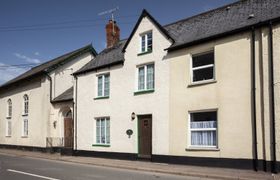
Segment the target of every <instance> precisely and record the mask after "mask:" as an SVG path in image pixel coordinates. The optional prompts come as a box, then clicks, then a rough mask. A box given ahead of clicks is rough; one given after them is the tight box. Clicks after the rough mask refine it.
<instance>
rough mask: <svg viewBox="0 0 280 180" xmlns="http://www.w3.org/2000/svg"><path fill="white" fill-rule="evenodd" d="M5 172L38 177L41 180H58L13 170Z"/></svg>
mask: <svg viewBox="0 0 280 180" xmlns="http://www.w3.org/2000/svg"><path fill="white" fill-rule="evenodd" d="M7 171H9V172H14V173H19V174H24V175H28V176H33V177H38V178H42V179H48V180H59V179H55V178H51V177H46V176H40V175H37V174H31V173H27V172H23V171H17V170H13V169H7Z"/></svg>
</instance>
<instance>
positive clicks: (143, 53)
mask: <svg viewBox="0 0 280 180" xmlns="http://www.w3.org/2000/svg"><path fill="white" fill-rule="evenodd" d="M152 52H153V51H152V50H150V51H146V52H141V53H139V54H137V56H142V55H145V54H150V53H152Z"/></svg>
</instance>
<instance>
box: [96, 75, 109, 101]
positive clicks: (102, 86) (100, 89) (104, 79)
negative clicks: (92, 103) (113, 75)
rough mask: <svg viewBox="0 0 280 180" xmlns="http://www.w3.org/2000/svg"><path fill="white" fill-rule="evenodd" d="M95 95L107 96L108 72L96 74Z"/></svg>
mask: <svg viewBox="0 0 280 180" xmlns="http://www.w3.org/2000/svg"><path fill="white" fill-rule="evenodd" d="M97 81H98V82H97V97H109V94H110V74H103V75H100V76H97Z"/></svg>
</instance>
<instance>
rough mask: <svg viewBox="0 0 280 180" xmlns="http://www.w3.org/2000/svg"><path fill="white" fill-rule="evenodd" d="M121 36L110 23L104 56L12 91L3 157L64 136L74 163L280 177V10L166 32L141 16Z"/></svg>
mask: <svg viewBox="0 0 280 180" xmlns="http://www.w3.org/2000/svg"><path fill="white" fill-rule="evenodd" d="M120 33H121V29H120V28H119V27H118V25H117V23H116V22H115V21H109V22H108V24H107V25H106V38H107V47H106V48H105V49H104V50H103V51H101V52H100V53H99V54H95V51H94V50H93V49H92V47H85V48H82V49H80V50H77V51H74V52H72V53H74V54H75V55H73V56H74V57H75V58H73V61H72V60H71V61H70V60H69V61H68V60H66V59H68V58H64V56H63V57H62V59H63V60H62V62H65V63H62V62H61V61H60V60H59V59H61V58H58V59H57V60H54V61H51V62H49V63H51V64H49V63H47V64H45V65H42V66H39V67H37V68H35V69H33V70H31V71H30V72H35V70H36V72H37V69H38V72H40V73H39V74H40V75H41V74H42V76H38V75H37V74H36V73H32V74H33V75H32V76H27V77H30V78H31V77H32V78H35V79H36V81H35V80H33V79H32V80H31V79H30V78H23V79H24V80H21V79H22V78H21V77H25V75H23V76H20V77H19V79H18V78H16V79H15V80H12V81H11V82H10V83H8V84H6V85H3V86H2V87H1V88H0V90H1V91H0V93H1V94H0V96H1V99H0V109H1V112H0V120H1V125H0V128H1V129H0V131H1V137H0V144H2V145H1V146H4V147H7V146H9V145H17V147H34V146H35V147H36V146H39V147H47V144H48V143H50V142H51V146H52V147H56V146H58V145H56V144H57V143H55V142H56V137H58V139H59V140H60V139H63V140H64V141H63V146H66V147H69V148H70V149H73V152H74V155H86V156H97V157H107V158H118V159H133V160H138V159H139V160H143V159H144V160H151V161H153V162H164V163H176V164H191V165H201V166H214V167H230V168H244V169H255V170H264V171H272V172H279V171H280V146H279V144H280V87H279V82H280V73H279V72H280V69H279V68H278V67H280V1H279V0H242V1H238V2H235V3H232V4H229V5H226V6H223V7H220V8H217V9H214V10H211V11H208V12H205V13H202V14H199V15H196V16H193V17H189V18H186V19H182V20H179V21H177V22H174V23H171V24H168V25H161V24H160V23H159V22H158V21H157V20H156V19H155V18H154V17H153V16H152V15H151V14H149V13H148V12H147V11H146V10H143V12H142V14H141V15H140V17H139V19H138V21H137V22H136V24H135V27H134V29H133V30H132V32H131V34H130V36H129V37H128V38H127V39H123V40H120ZM85 49H86V50H85ZM77 52H78V53H77ZM70 54H71V53H70ZM66 57H67V55H66ZM71 57H72V55H71ZM74 59H76V60H74ZM64 60H65V61H64ZM52 62H53V63H52ZM66 62H67V63H66ZM72 62H73V63H74V62H75V63H77V64H76V65H75V66H74V64H71V63H72ZM61 63H62V64H63V65H61ZM70 64H71V65H70ZM49 65H50V66H49ZM56 65H59V66H56ZM45 66H47V67H45ZM41 67H44V68H41ZM68 69H72V70H73V72H74V73H73V72H72V71H71V73H70V72H69V73H68V74H67V75H65V76H63V77H61V76H58V77H57V76H56V75H57V74H60V73H62V72H68V71H67V70H68ZM39 70H40V71H39ZM72 73H73V77H71V76H70V74H72ZM27 74H28V72H27ZM66 77H67V78H66ZM72 78H73V79H72ZM35 82H36V83H35ZM35 90H36V93H35ZM33 91H34V92H33ZM37 91H38V93H37ZM35 96H36V97H35ZM50 97H51V101H50V99H49V98H50ZM5 110H6V111H5ZM35 111H36V112H37V113H35ZM26 112H28V113H27V114H28V116H26ZM22 113H23V114H22ZM26 117H28V121H26V119H27V118H26ZM72 117H73V118H74V121H71V118H72ZM34 121H35V122H34ZM69 121H70V123H68V122H69ZM73 126H74V130H73ZM26 127H28V136H26V134H25V133H26V132H27V131H26V129H27V128H26ZM39 130H40V131H39ZM22 134H23V136H22ZM46 139H47V140H46ZM67 139H68V140H67ZM73 141H74V142H73ZM58 144H61V142H60V143H58Z"/></svg>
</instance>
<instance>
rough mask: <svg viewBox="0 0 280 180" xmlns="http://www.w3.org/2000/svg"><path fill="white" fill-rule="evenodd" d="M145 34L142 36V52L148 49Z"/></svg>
mask: <svg viewBox="0 0 280 180" xmlns="http://www.w3.org/2000/svg"><path fill="white" fill-rule="evenodd" d="M145 38H146V37H145V35H144V36H141V52H145V51H146V48H145V46H146V39H145Z"/></svg>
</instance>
